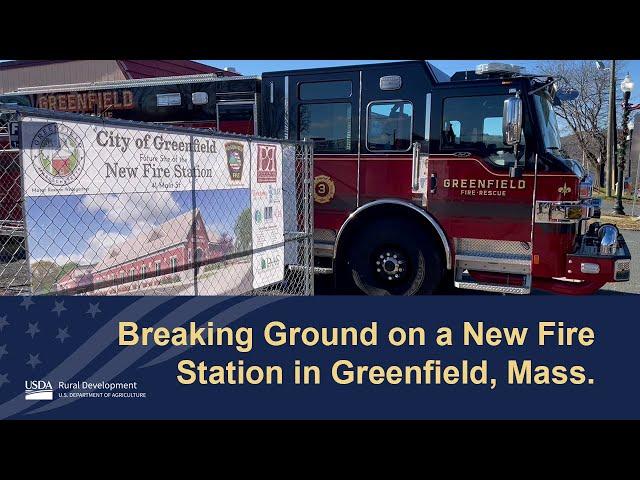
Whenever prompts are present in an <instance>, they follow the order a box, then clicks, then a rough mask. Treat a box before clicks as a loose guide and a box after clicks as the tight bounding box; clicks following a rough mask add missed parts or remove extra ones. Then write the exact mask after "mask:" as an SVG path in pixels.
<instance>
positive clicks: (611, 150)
mask: <svg viewBox="0 0 640 480" xmlns="http://www.w3.org/2000/svg"><path fill="white" fill-rule="evenodd" d="M615 138H616V61H615V60H611V77H610V79H609V122H608V125H607V169H606V176H607V178H606V195H607V197H610V196H611V191H612V190H613V176H614V171H615V166H614V165H615V151H616V140H615Z"/></svg>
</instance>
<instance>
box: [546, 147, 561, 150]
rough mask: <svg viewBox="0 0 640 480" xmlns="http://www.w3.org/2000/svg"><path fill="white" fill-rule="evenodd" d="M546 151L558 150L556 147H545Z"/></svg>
mask: <svg viewBox="0 0 640 480" xmlns="http://www.w3.org/2000/svg"><path fill="white" fill-rule="evenodd" d="M546 148H547V150H560V149H559V148H558V147H546Z"/></svg>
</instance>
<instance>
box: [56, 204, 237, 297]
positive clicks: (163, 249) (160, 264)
mask: <svg viewBox="0 0 640 480" xmlns="http://www.w3.org/2000/svg"><path fill="white" fill-rule="evenodd" d="M192 220H193V213H192V212H191V211H189V212H186V213H183V214H182V215H179V216H178V217H175V218H173V219H171V220H169V221H167V222H165V223H163V224H161V225H158V226H155V227H154V228H152V229H151V230H148V231H144V232H141V233H139V234H137V235H130V236H129V237H127V239H126V240H124V241H122V242H119V243H116V244H114V245H113V246H112V247H111V248H110V249H109V250H108V251H107V252H106V253H105V255H104V256H103V257H102V258H101V259H100V260H99V261H98V262H97V263H95V264H93V265H87V266H79V267H77V268H76V269H74V270H72V271H70V272H68V273H67V274H66V275H64V276H63V277H61V278H60V279H59V280H58V281H57V283H56V290H57V291H62V290H70V289H76V288H83V289H84V288H87V289H88V290H94V288H98V290H97V291H95V292H94V293H103V294H107V295H109V294H116V293H127V292H129V293H135V292H136V291H138V290H140V289H145V288H150V287H156V286H158V285H161V284H163V283H176V282H181V281H186V282H189V281H190V279H191V276H192V275H193V272H192V270H190V269H188V267H189V265H191V259H192V258H193V248H194V241H193V222H192ZM195 225H196V228H195V235H196V238H195V250H196V258H197V260H198V261H202V262H206V261H208V260H212V259H215V258H219V257H221V256H223V255H226V254H228V253H230V252H231V251H232V249H233V242H232V239H231V238H230V237H228V236H221V235H219V234H218V233H216V232H213V231H212V230H210V229H207V227H206V225H205V222H204V220H203V219H202V215H201V213H200V211H199V210H198V209H196V216H195ZM185 268H186V270H185Z"/></svg>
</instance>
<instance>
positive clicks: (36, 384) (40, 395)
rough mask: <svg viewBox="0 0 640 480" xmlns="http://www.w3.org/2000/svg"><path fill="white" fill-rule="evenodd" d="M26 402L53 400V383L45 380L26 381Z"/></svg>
mask: <svg viewBox="0 0 640 480" xmlns="http://www.w3.org/2000/svg"><path fill="white" fill-rule="evenodd" d="M24 399H25V400H53V387H52V386H51V382H48V381H45V380H25V382H24Z"/></svg>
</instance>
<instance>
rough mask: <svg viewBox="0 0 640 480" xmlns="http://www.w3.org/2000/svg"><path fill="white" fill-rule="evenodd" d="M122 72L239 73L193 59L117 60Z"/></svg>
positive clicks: (20, 64)
mask: <svg viewBox="0 0 640 480" xmlns="http://www.w3.org/2000/svg"><path fill="white" fill-rule="evenodd" d="M73 61H74V60H9V61H5V62H0V70H12V69H16V68H28V67H35V66H40V65H53V64H56V63H67V62H73ZM116 62H117V63H118V65H119V67H120V69H121V70H122V73H123V74H124V76H125V77H126V78H128V79H135V78H151V77H169V76H177V75H197V74H200V73H217V74H220V75H222V76H225V77H230V76H236V75H238V74H237V73H235V72H227V71H226V70H223V69H221V68H216V67H211V66H209V65H205V64H203V63H199V62H194V61H193V60H116Z"/></svg>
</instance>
